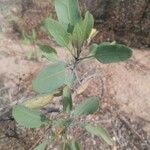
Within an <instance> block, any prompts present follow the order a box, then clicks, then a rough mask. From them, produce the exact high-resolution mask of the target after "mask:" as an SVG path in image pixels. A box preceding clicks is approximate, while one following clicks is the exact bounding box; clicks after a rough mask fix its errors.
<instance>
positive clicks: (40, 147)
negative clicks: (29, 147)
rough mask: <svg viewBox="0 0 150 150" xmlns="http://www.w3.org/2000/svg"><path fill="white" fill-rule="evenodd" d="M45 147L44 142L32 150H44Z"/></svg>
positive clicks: (45, 143) (45, 142)
mask: <svg viewBox="0 0 150 150" xmlns="http://www.w3.org/2000/svg"><path fill="white" fill-rule="evenodd" d="M46 145H47V141H44V142H42V143H41V144H39V145H38V146H37V147H35V148H34V149H33V150H45V148H46Z"/></svg>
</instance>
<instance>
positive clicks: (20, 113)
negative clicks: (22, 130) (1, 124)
mask: <svg viewBox="0 0 150 150" xmlns="http://www.w3.org/2000/svg"><path fill="white" fill-rule="evenodd" d="M12 115H13V117H14V119H15V120H16V122H17V123H18V124H19V125H22V126H24V127H26V128H38V127H40V126H41V125H42V124H45V122H46V121H47V119H46V117H45V116H44V115H43V114H42V113H41V112H40V111H36V110H31V109H29V108H27V107H24V106H21V105H17V106H14V107H13V110H12Z"/></svg>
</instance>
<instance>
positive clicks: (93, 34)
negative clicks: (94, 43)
mask: <svg viewBox="0 0 150 150" xmlns="http://www.w3.org/2000/svg"><path fill="white" fill-rule="evenodd" d="M97 33H98V31H97V30H96V29H94V28H93V29H92V31H91V33H90V35H89V38H88V40H87V41H88V43H89V42H90V41H91V40H92V39H93V38H94V37H95V36H96V35H97Z"/></svg>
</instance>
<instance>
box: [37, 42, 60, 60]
mask: <svg viewBox="0 0 150 150" xmlns="http://www.w3.org/2000/svg"><path fill="white" fill-rule="evenodd" d="M38 47H39V49H40V50H41V55H42V56H44V57H46V58H47V59H48V60H50V61H54V62H56V61H58V56H57V52H56V50H55V49H54V48H52V47H50V46H48V45H41V44H38Z"/></svg>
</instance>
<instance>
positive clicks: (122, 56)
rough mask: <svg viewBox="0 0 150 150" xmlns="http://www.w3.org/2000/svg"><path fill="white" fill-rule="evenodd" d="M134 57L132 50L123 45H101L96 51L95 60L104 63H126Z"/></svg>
mask: <svg viewBox="0 0 150 150" xmlns="http://www.w3.org/2000/svg"><path fill="white" fill-rule="evenodd" d="M131 56H132V50H131V49H130V48H128V47H127V46H124V45H122V44H116V43H114V44H110V43H109V44H106V43H105V44H103V43H102V44H100V45H98V47H97V48H96V50H95V58H96V59H97V60H98V61H100V62H102V63H104V64H108V63H116V62H120V61H125V60H127V59H129V58H130V57H131Z"/></svg>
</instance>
